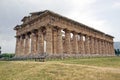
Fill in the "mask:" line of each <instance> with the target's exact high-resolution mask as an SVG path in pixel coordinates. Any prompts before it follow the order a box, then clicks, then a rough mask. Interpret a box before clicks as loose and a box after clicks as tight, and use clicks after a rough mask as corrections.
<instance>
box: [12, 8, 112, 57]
mask: <svg viewBox="0 0 120 80" xmlns="http://www.w3.org/2000/svg"><path fill="white" fill-rule="evenodd" d="M22 22H23V23H22V24H21V25H17V26H16V27H15V28H14V30H16V51H15V54H16V57H18V58H19V57H28V58H29V57H33V58H34V57H41V56H43V55H44V56H76V57H79V56H108V55H110V56H112V55H114V47H113V37H112V36H110V35H108V34H105V33H103V32H101V31H98V30H95V29H94V28H91V27H89V26H87V25H84V24H82V23H78V22H76V21H74V20H71V19H69V18H66V17H64V16H61V15H59V14H57V13H54V12H52V11H49V10H45V11H41V12H33V13H30V16H25V17H24V18H23V19H22Z"/></svg>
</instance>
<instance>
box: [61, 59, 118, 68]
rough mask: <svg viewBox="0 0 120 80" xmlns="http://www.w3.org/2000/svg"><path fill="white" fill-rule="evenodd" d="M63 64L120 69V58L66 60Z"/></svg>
mask: <svg viewBox="0 0 120 80" xmlns="http://www.w3.org/2000/svg"><path fill="white" fill-rule="evenodd" d="M62 62H63V63H69V64H82V65H91V66H101V67H115V68H120V57H95V58H80V59H66V60H64V61H62Z"/></svg>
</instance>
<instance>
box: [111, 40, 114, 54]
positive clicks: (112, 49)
mask: <svg viewBox="0 0 120 80" xmlns="http://www.w3.org/2000/svg"><path fill="white" fill-rule="evenodd" d="M111 54H112V55H115V51H114V43H113V42H111Z"/></svg>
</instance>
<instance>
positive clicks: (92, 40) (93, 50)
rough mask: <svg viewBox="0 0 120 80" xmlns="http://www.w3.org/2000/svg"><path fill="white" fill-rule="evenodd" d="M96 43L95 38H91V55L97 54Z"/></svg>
mask: <svg viewBox="0 0 120 80" xmlns="http://www.w3.org/2000/svg"><path fill="white" fill-rule="evenodd" d="M94 43H95V41H94V38H93V37H91V54H94V53H95V46H94Z"/></svg>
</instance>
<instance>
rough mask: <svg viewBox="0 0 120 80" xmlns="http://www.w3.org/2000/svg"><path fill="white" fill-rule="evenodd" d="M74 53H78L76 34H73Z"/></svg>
mask: <svg viewBox="0 0 120 80" xmlns="http://www.w3.org/2000/svg"><path fill="white" fill-rule="evenodd" d="M72 48H73V53H75V54H76V53H78V35H77V33H76V32H73V45H72Z"/></svg>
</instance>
